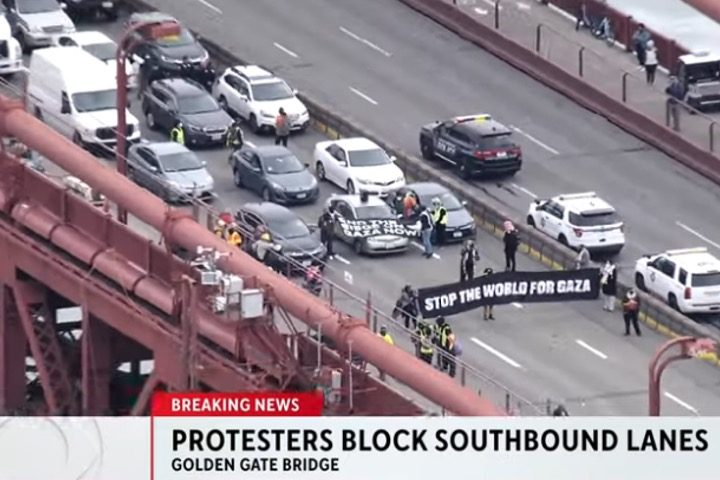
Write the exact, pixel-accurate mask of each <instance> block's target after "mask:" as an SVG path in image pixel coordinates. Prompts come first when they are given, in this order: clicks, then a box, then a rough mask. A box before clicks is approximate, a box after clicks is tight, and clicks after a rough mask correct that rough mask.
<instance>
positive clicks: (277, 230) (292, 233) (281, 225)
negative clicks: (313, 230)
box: [268, 218, 310, 238]
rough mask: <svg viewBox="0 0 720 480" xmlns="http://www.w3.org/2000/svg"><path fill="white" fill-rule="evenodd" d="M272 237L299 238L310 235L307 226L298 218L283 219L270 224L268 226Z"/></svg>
mask: <svg viewBox="0 0 720 480" xmlns="http://www.w3.org/2000/svg"><path fill="white" fill-rule="evenodd" d="M268 227H269V228H270V231H271V232H272V233H273V235H275V236H277V237H280V238H300V237H307V236H308V235H310V230H309V229H308V227H307V225H305V224H304V223H303V221H302V220H300V219H299V218H293V219H288V218H284V219H282V220H279V221H274V222H270V223H269V224H268Z"/></svg>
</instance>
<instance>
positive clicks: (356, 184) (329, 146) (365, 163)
mask: <svg viewBox="0 0 720 480" xmlns="http://www.w3.org/2000/svg"><path fill="white" fill-rule="evenodd" d="M313 158H314V159H315V171H316V172H317V176H318V178H319V179H320V180H327V181H329V182H332V183H334V184H335V185H337V186H339V187H340V188H343V189H345V191H347V193H350V194H352V193H360V192H368V193H371V194H378V195H386V194H387V193H388V192H390V191H393V190H397V189H398V188H400V187H403V186H405V175H404V174H403V172H402V170H400V168H398V166H397V165H395V163H394V162H395V157H389V156H388V155H387V153H385V150H383V149H382V148H380V147H379V146H378V145H376V144H375V143H373V142H371V141H370V140H368V139H367V138H359V137H358V138H342V139H340V140H331V141H327V142H320V143H318V144H317V145H315V152H314V154H313Z"/></svg>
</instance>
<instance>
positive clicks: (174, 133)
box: [170, 122, 185, 145]
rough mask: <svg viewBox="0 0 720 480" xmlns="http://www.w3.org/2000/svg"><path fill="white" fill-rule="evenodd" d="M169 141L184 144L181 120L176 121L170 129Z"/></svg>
mask: <svg viewBox="0 0 720 480" xmlns="http://www.w3.org/2000/svg"><path fill="white" fill-rule="evenodd" d="M170 141H171V142H177V143H179V144H180V145H185V128H184V127H183V124H182V122H177V123H176V124H175V128H173V129H172V130H170Z"/></svg>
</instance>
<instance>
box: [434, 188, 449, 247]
mask: <svg viewBox="0 0 720 480" xmlns="http://www.w3.org/2000/svg"><path fill="white" fill-rule="evenodd" d="M432 204H433V213H432V219H433V225H434V226H435V244H436V245H442V244H443V243H445V229H446V227H447V222H448V212H447V209H446V208H445V206H444V205H443V204H442V201H441V200H440V199H439V198H438V197H435V198H433V200H432Z"/></svg>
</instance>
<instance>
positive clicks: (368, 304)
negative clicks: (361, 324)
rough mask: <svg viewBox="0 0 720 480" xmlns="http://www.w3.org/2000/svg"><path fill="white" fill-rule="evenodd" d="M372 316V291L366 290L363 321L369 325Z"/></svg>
mask: <svg viewBox="0 0 720 480" xmlns="http://www.w3.org/2000/svg"><path fill="white" fill-rule="evenodd" d="M371 316H372V292H371V291H370V290H368V294H367V300H365V323H366V324H367V326H368V328H369V327H370V318H371Z"/></svg>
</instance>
